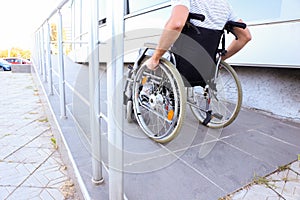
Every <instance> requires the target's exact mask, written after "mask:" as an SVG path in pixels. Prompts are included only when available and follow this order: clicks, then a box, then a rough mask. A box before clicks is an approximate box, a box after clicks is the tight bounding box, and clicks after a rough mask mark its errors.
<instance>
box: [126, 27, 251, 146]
mask: <svg viewBox="0 0 300 200" xmlns="http://www.w3.org/2000/svg"><path fill="white" fill-rule="evenodd" d="M245 26H246V25H245V24H244V23H239V22H228V23H227V24H226V26H225V28H224V30H223V33H222V36H223V38H222V48H221V49H218V51H217V59H216V64H215V68H214V69H213V73H212V75H211V77H210V80H208V81H207V83H206V84H205V85H195V86H187V85H186V84H185V82H184V80H183V77H182V75H181V74H180V73H179V71H178V70H177V68H176V59H175V55H174V53H172V52H171V51H167V52H166V53H165V55H164V56H163V58H162V59H161V60H160V63H159V67H158V69H157V70H155V71H152V70H149V69H148V68H147V67H146V66H145V65H143V63H144V62H145V61H146V60H147V59H149V58H150V56H151V55H152V53H153V51H154V49H155V46H156V45H155V44H150V43H148V44H145V47H144V48H141V49H140V51H139V56H138V58H137V60H136V62H135V63H134V65H133V66H129V67H128V71H127V74H126V82H125V87H124V102H123V103H124V105H125V106H126V111H125V113H126V120H127V122H129V123H131V122H133V121H137V123H138V124H139V126H140V128H141V129H142V130H143V132H144V133H145V134H146V135H147V136H148V137H149V138H151V139H152V140H154V141H156V142H159V143H166V142H169V141H171V140H172V139H173V138H175V137H176V135H177V134H178V133H179V132H180V128H181V127H182V124H183V121H184V119H185V115H186V107H189V108H190V110H191V112H192V113H193V115H194V116H195V118H196V119H197V120H198V121H199V123H201V124H203V125H204V126H207V127H209V128H223V127H226V126H228V125H229V124H231V123H232V122H233V121H234V120H235V119H236V117H237V116H238V113H239V111H240V109H241V104H242V87H241V83H240V80H239V78H238V76H237V73H236V72H235V70H234V69H233V68H232V67H231V66H230V65H229V64H227V63H226V62H224V61H222V60H221V55H222V54H224V53H226V50H225V36H224V35H225V30H227V31H228V32H231V33H233V34H234V32H233V27H240V28H245Z"/></svg>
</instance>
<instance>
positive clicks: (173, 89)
mask: <svg viewBox="0 0 300 200" xmlns="http://www.w3.org/2000/svg"><path fill="white" fill-rule="evenodd" d="M147 59H149V57H148V56H146V57H145V59H144V60H143V62H144V61H145V60H147ZM143 62H141V66H140V67H139V69H138V70H137V73H136V76H135V78H134V82H133V109H134V114H135V118H136V120H137V122H138V124H139V125H140V127H141V128H142V130H143V131H144V133H145V134H146V135H147V136H148V137H150V138H151V139H153V140H155V141H157V142H159V143H165V142H169V141H171V140H172V139H173V138H174V137H176V135H177V134H178V132H179V131H180V128H181V126H182V122H183V120H184V116H185V109H186V107H185V106H186V94H185V92H184V91H185V90H184V85H183V81H182V78H181V76H180V74H179V72H178V71H177V69H176V68H175V66H174V65H173V64H172V63H170V62H169V61H168V60H166V59H161V61H160V63H159V67H158V69H156V70H155V71H151V70H149V69H148V68H147V67H146V66H145V65H143Z"/></svg>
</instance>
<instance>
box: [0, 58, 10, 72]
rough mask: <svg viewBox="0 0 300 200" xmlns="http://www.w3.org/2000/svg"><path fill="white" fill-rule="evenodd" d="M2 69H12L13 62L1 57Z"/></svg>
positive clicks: (0, 66) (0, 65) (0, 64)
mask: <svg viewBox="0 0 300 200" xmlns="http://www.w3.org/2000/svg"><path fill="white" fill-rule="evenodd" d="M0 69H1V70H3V71H11V64H10V63H9V62H7V61H6V60H3V59H1V58H0Z"/></svg>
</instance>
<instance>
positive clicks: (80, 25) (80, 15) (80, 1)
mask: <svg viewBox="0 0 300 200" xmlns="http://www.w3.org/2000/svg"><path fill="white" fill-rule="evenodd" d="M79 9H80V11H79V20H80V22H79V32H80V38H79V40H80V41H82V0H79ZM92 9H93V8H92ZM95 9H96V8H95ZM97 20H98V19H97ZM79 46H80V47H82V44H79Z"/></svg>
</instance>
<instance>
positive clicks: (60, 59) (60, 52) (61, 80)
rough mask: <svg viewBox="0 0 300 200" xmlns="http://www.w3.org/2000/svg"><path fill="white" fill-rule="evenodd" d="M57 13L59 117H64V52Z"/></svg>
mask: <svg viewBox="0 0 300 200" xmlns="http://www.w3.org/2000/svg"><path fill="white" fill-rule="evenodd" d="M57 13H58V28H57V45H58V62H59V63H58V64H59V103H60V113H61V118H66V117H67V115H66V92H65V70H64V52H63V42H62V41H63V32H62V15H61V12H60V10H58V11H57Z"/></svg>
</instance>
